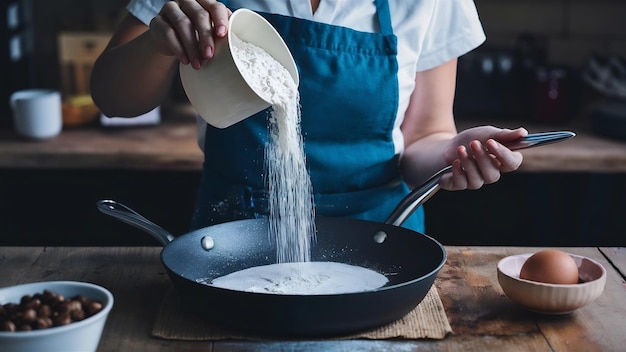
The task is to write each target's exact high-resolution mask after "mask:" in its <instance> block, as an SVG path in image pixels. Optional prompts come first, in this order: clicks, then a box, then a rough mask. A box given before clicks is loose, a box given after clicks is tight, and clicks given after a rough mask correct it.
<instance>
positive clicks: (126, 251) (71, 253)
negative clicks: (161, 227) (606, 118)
mask: <svg viewBox="0 0 626 352" xmlns="http://www.w3.org/2000/svg"><path fill="white" fill-rule="evenodd" d="M446 249H447V251H448V260H447V263H446V265H445V266H444V268H443V269H442V271H441V272H440V274H439V276H438V278H437V280H436V282H435V285H436V286H437V288H438V289H439V292H440V297H441V299H442V301H443V304H444V307H445V309H446V314H447V315H448V319H449V320H450V324H451V325H452V329H453V330H454V333H453V334H452V335H451V336H448V337H447V338H445V339H444V340H415V341H389V340H349V341H332V340H324V339H320V340H308V341H272V342H241V341H219V342H189V341H170V340H160V339H156V338H152V337H150V330H151V328H152V324H153V323H154V320H155V317H156V313H157V309H158V307H159V304H160V303H161V301H162V299H163V297H164V295H165V293H166V292H167V289H168V288H169V287H170V285H171V284H170V281H169V279H168V277H167V274H166V273H165V270H164V268H163V266H162V264H161V262H160V260H159V253H160V250H161V248H160V247H0V268H2V274H1V275H0V286H2V287H4V286H8V285H14V284H20V283H27V282H33V281H47V280H80V281H88V282H92V283H95V284H99V285H102V286H104V287H107V288H108V289H109V290H110V291H111V292H112V293H113V295H114V297H115V305H114V307H113V309H112V311H111V313H110V316H109V319H108V321H107V324H106V327H105V331H104V333H103V336H102V340H101V343H100V347H99V350H100V351H140V350H150V351H172V350H175V351H268V350H281V351H331V350H332V351H381V350H385V351H417V350H419V351H616V350H623V347H624V346H626V334H624V333H623V326H624V320H625V319H626V318H625V317H626V304H625V303H624V302H626V288H625V286H624V277H623V275H622V274H621V273H620V272H619V271H618V270H616V267H615V266H614V264H615V263H617V264H618V265H623V264H624V262H623V259H624V249H623V248H601V249H598V248H593V247H588V248H582V247H576V248H563V249H564V250H566V251H568V252H571V253H575V254H579V255H584V256H586V257H589V258H592V259H595V260H597V261H598V262H600V263H601V264H602V265H604V266H605V268H606V269H607V273H608V276H607V283H606V288H605V290H604V292H603V294H602V295H601V296H600V297H599V298H598V299H597V300H596V301H594V302H592V303H591V304H589V305H587V306H585V307H583V308H581V309H579V310H577V311H576V312H574V313H573V314H569V315H565V316H556V317H554V316H541V315H537V314H533V313H529V312H527V311H525V310H523V309H522V308H520V307H519V306H517V305H516V304H514V303H513V302H511V301H510V300H509V299H508V298H507V297H506V296H505V295H504V294H503V292H502V290H501V288H500V286H499V284H498V282H497V277H496V264H497V262H498V261H499V260H500V259H501V258H503V257H505V256H507V255H512V254H519V253H530V252H534V251H536V250H538V249H539V248H526V247H446ZM621 268H622V269H623V268H624V267H623V266H622V267H621Z"/></svg>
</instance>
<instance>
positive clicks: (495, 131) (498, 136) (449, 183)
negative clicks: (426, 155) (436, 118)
mask: <svg viewBox="0 0 626 352" xmlns="http://www.w3.org/2000/svg"><path fill="white" fill-rule="evenodd" d="M527 134H528V131H526V129H524V128H518V129H515V130H510V129H500V128H496V127H493V126H481V127H475V128H470V129H467V130H464V131H462V132H460V133H459V134H457V135H456V136H455V137H454V138H452V139H451V140H450V144H449V147H448V148H447V150H446V151H445V152H444V158H445V160H446V162H447V163H448V164H451V165H452V172H451V173H448V174H445V175H443V176H442V178H441V180H440V181H439V185H440V186H441V188H443V189H446V190H450V191H456V190H464V189H479V188H481V187H482V186H483V185H485V184H490V183H494V182H496V181H498V180H499V179H500V175H501V174H502V173H503V172H511V171H515V170H517V169H518V168H519V167H520V165H521V164H522V159H523V158H522V154H521V153H520V152H515V151H511V150H509V149H508V148H507V147H505V145H506V144H507V143H510V142H513V141H515V140H517V139H519V138H522V137H524V136H526V135H527Z"/></svg>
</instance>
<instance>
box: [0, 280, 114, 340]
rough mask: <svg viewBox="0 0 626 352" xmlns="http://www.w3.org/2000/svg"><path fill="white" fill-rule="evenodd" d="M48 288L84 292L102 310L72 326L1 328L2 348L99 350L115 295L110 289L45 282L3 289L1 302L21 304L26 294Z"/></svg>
mask: <svg viewBox="0 0 626 352" xmlns="http://www.w3.org/2000/svg"><path fill="white" fill-rule="evenodd" d="M44 290H48V291H51V292H54V293H58V294H61V295H63V296H64V297H66V298H71V297H73V296H76V295H84V296H86V297H88V298H90V299H93V300H97V301H100V302H101V303H102V305H103V307H102V310H100V311H99V312H98V313H96V314H94V315H92V316H90V317H88V318H86V319H84V320H81V321H77V322H73V323H71V324H68V325H63V326H57V327H51V328H47V329H41V330H31V331H16V332H6V331H0V350H2V351H3V352H17V351H20V352H21V351H24V352H27V351H28V352H31V351H81V352H85V351H95V350H96V349H97V348H98V344H99V342H100V336H101V335H102V330H103V329H104V324H105V323H106V319H107V317H108V315H109V312H110V311H111V307H113V295H112V294H111V292H109V291H108V290H107V289H105V288H103V287H100V286H97V285H94V284H90V283H86V282H76V281H44V282H36V283H29V284H23V285H16V286H10V287H5V288H0V304H6V303H9V302H12V303H19V302H20V300H21V298H22V297H23V296H24V295H31V296H32V295H34V294H36V293H42V292H43V291H44Z"/></svg>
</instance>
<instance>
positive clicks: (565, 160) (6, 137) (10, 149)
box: [0, 106, 626, 173]
mask: <svg viewBox="0 0 626 352" xmlns="http://www.w3.org/2000/svg"><path fill="white" fill-rule="evenodd" d="M162 111H163V116H162V122H161V123H160V124H159V125H156V126H143V127H106V128H105V127H100V126H99V125H97V124H95V125H92V126H84V127H79V128H65V129H64V130H63V132H62V133H61V134H60V135H59V136H58V137H56V138H53V139H50V140H46V141H30V140H25V139H22V138H19V137H18V136H16V135H15V133H14V132H13V131H8V130H4V131H0V168H12V169H84V170H91V169H94V170H97V169H118V170H119V169H121V170H186V171H189V170H200V169H201V168H202V152H201V151H200V150H199V148H198V146H197V143H196V125H195V119H194V113H193V109H192V108H191V107H189V106H181V107H176V108H169V109H163V110H162ZM485 123H489V124H491V123H493V124H496V125H498V126H501V127H509V128H515V127H518V126H519V125H520V123H518V122H511V121H499V122H487V121H481V122H475V121H460V122H459V123H458V124H459V129H463V128H466V127H469V126H474V125H478V124H485ZM523 125H524V127H526V128H527V129H528V130H529V131H530V132H542V131H552V130H559V129H568V130H571V131H573V132H575V133H576V134H577V136H576V137H575V138H574V139H571V140H568V141H565V142H562V143H558V144H553V145H547V146H543V147H541V148H534V149H528V150H523V151H522V153H523V154H524V163H523V164H522V167H521V168H520V171H523V172H524V171H525V172H559V171H565V172H604V173H613V172H620V173H621V172H626V142H623V141H615V140H610V139H605V138H600V137H598V136H596V135H593V134H592V133H590V131H589V128H588V127H587V126H585V125H584V124H572V125H571V126H570V125H565V126H557V127H554V126H541V125H532V124H523Z"/></svg>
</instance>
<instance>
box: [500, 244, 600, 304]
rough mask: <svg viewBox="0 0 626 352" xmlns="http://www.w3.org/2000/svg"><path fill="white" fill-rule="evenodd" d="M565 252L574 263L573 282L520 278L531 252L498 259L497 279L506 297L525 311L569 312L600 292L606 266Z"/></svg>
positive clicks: (547, 269) (592, 299) (586, 302)
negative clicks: (563, 282)
mask: <svg viewBox="0 0 626 352" xmlns="http://www.w3.org/2000/svg"><path fill="white" fill-rule="evenodd" d="M538 253H539V252H538ZM567 255H569V256H570V257H571V258H572V259H573V260H574V262H575V263H576V266H577V267H578V282H577V283H568V284H561V283H547V282H540V281H533V280H528V279H522V278H520V272H521V270H522V267H523V266H524V264H525V263H526V262H527V260H528V259H529V258H531V256H533V253H527V254H520V255H512V256H508V257H506V258H503V259H501V260H500V261H499V262H498V282H499V283H500V286H501V287H502V290H503V291H504V294H505V295H506V296H507V297H508V298H509V299H511V300H512V301H513V302H515V303H518V304H520V305H521V306H523V307H524V308H525V309H527V310H529V311H532V312H536V313H541V314H552V315H557V314H568V313H571V312H573V311H575V310H576V309H578V308H580V307H583V306H585V305H587V304H588V303H590V302H592V301H594V300H595V299H596V298H598V297H599V296H600V295H601V294H602V291H603V290H604V286H605V284H606V270H605V268H604V267H603V266H602V265H601V264H600V263H598V262H596V261H595V260H593V259H590V258H586V257H583V256H579V255H575V254H571V253H567ZM533 266H534V265H533ZM549 269H550V268H545V270H544V271H545V272H547V271H549ZM534 270H537V271H540V270H541V267H540V266H537V268H536V269H534ZM531 277H532V276H531Z"/></svg>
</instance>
